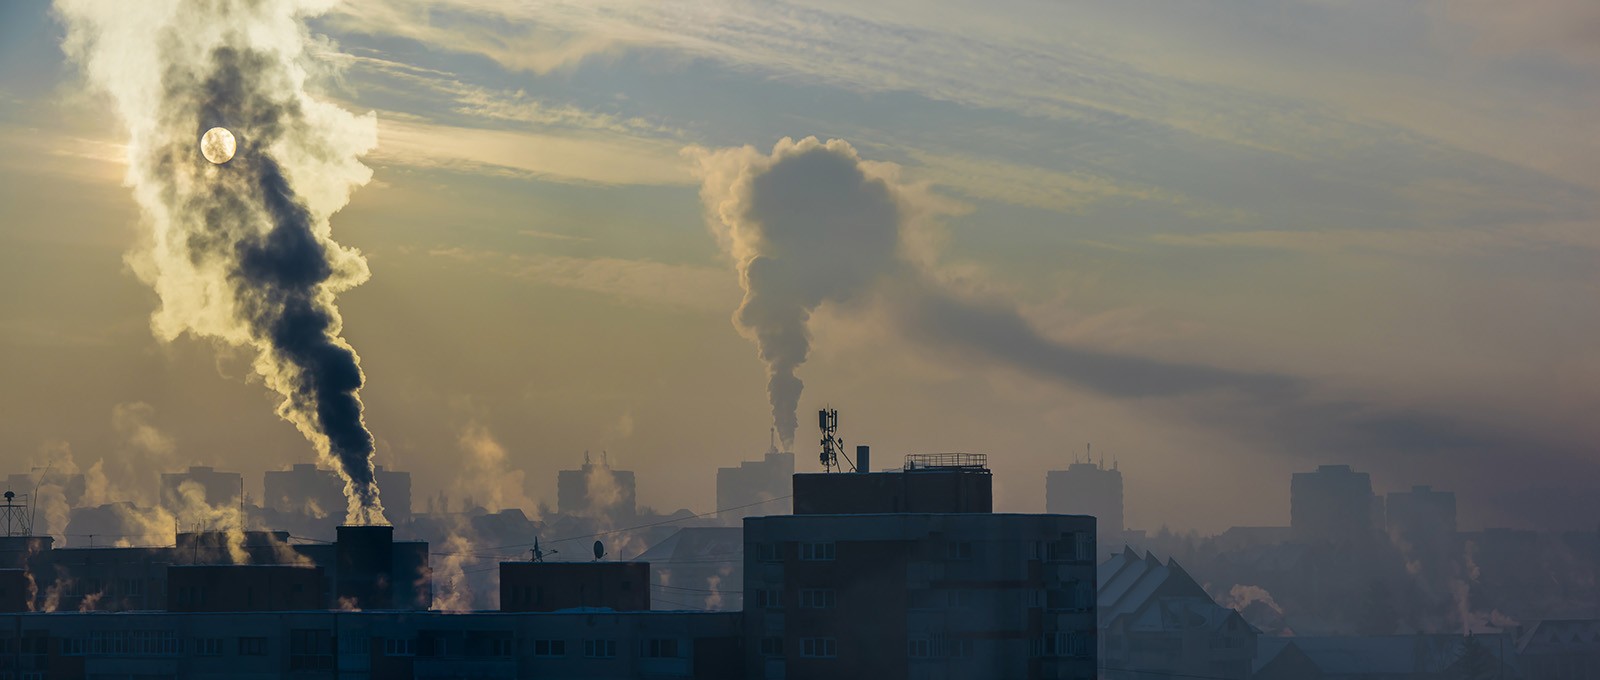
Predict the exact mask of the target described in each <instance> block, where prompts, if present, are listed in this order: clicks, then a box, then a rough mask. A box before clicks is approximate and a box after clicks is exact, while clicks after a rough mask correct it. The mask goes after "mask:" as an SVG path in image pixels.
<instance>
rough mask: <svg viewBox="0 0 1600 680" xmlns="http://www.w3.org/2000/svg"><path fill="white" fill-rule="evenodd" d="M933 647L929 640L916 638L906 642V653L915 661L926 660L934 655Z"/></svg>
mask: <svg viewBox="0 0 1600 680" xmlns="http://www.w3.org/2000/svg"><path fill="white" fill-rule="evenodd" d="M932 652H933V645H932V644H931V643H929V641H928V638H925V637H914V638H911V639H909V640H907V641H906V653H907V654H908V655H910V656H911V658H913V659H926V658H928V657H929V656H931V655H932Z"/></svg>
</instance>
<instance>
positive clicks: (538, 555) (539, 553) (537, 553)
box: [528, 536, 561, 562]
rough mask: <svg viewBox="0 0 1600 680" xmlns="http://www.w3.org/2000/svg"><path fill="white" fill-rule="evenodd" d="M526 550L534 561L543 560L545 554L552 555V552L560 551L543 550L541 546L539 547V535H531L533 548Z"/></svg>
mask: <svg viewBox="0 0 1600 680" xmlns="http://www.w3.org/2000/svg"><path fill="white" fill-rule="evenodd" d="M528 552H529V553H531V557H532V558H533V561H535V562H543V561H544V556H545V555H554V554H556V553H558V552H561V551H560V550H545V549H543V548H540V547H539V537H538V536H534V537H533V550H530V551H528Z"/></svg>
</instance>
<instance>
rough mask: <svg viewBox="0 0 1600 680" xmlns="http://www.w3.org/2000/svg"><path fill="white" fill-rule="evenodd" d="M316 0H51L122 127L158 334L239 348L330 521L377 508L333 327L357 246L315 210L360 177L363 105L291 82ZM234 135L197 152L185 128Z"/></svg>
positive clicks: (70, 43) (366, 439) (350, 353)
mask: <svg viewBox="0 0 1600 680" xmlns="http://www.w3.org/2000/svg"><path fill="white" fill-rule="evenodd" d="M330 4H331V3H328V2H311V1H306V0H302V1H298V2H296V1H290V0H284V1H281V2H261V1H256V0H211V1H208V2H194V3H191V2H180V1H178V0H165V1H156V0H141V1H140V2H117V1H114V0H104V1H95V0H58V2H57V3H56V10H57V13H58V15H59V16H60V17H61V19H62V21H63V23H65V24H66V27H67V37H66V41H65V44H64V49H65V51H66V52H67V53H68V55H70V56H71V57H73V58H74V59H76V60H77V61H78V62H79V64H80V65H81V66H82V67H83V70H84V73H85V75H86V77H87V79H88V80H89V81H90V83H91V84H92V85H93V86H95V87H96V88H98V89H100V90H102V91H104V92H105V93H106V94H107V95H108V96H109V99H110V101H111V103H112V104H113V106H114V109H115V110H116V112H117V113H118V115H119V117H120V118H121V119H122V122H123V123H124V125H125V126H126V128H127V131H128V139H129V143H128V155H127V159H128V173H127V177H126V182H127V184H128V185H129V186H130V187H132V189H133V192H134V196H135V198H136V200H137V201H138V203H139V206H140V208H141V209H142V213H143V215H142V217H143V219H142V221H143V223H144V224H145V225H146V227H147V240H146V241H145V242H144V243H143V244H142V245H141V247H140V248H139V249H138V250H137V251H136V252H134V253H132V254H130V255H129V258H128V259H129V263H130V264H131V265H132V267H133V269H134V271H135V272H136V273H137V274H138V275H139V277H140V278H141V279H143V280H144V281H145V282H147V283H149V284H150V285H151V286H152V287H154V288H155V290H156V292H157V293H158V294H159V295H160V297H161V307H160V309H159V310H158V311H157V312H156V313H155V314H154V316H153V318H152V323H151V325H152V328H153V330H154V332H155V333H156V335H157V336H158V337H159V338H161V339H162V340H164V341H171V340H173V339H175V338H177V337H178V336H180V335H183V334H185V333H188V334H191V335H193V336H194V337H198V338H209V339H212V340H215V341H218V342H220V343H222V344H225V345H230V346H238V347H246V348H249V349H251V350H254V353H255V361H254V368H255V372H256V374H257V375H259V376H260V377H261V379H262V380H263V381H264V382H265V383H266V384H267V386H268V387H270V388H272V389H273V390H274V391H276V392H277V393H278V394H280V395H282V396H283V402H282V403H281V404H280V405H279V407H278V415H279V416H281V417H283V418H284V419H285V420H287V421H289V422H291V423H293V424H294V425H295V427H296V428H298V429H299V430H300V432H301V434H303V435H305V437H306V438H307V439H308V440H310V441H311V443H312V445H313V446H314V447H315V449H316V450H317V452H318V454H319V455H320V456H321V457H322V458H323V459H324V460H325V461H327V462H329V463H331V464H332V466H333V467H334V468H335V469H337V470H338V471H339V473H340V474H341V475H342V476H343V477H344V479H345V494H346V497H347V498H348V499H349V511H348V517H347V521H349V522H351V523H354V524H368V523H381V522H383V521H384V518H383V506H382V504H381V503H380V502H379V498H378V487H377V485H376V483H375V482H374V478H373V465H372V451H373V439H372V435H371V433H370V432H369V431H368V430H367V428H366V424H365V422H364V421H363V419H362V404H361V399H360V397H359V395H358V391H359V390H360V388H361V385H362V383H363V380H364V377H363V375H362V373H361V368H360V361H359V358H358V357H357V356H356V353H355V351H354V350H353V349H352V348H351V347H350V345H349V344H348V343H346V342H345V341H344V339H343V338H341V337H340V332H341V327H342V321H341V319H340V316H339V311H338V308H337V307H336V306H335V304H334V300H335V297H336V296H337V294H338V293H340V292H342V291H344V290H347V289H349V288H351V287H353V286H355V285H358V284H360V283H361V282H363V281H365V280H366V279H367V277H368V271H367V266H366V261H365V260H364V259H363V258H362V256H361V254H360V253H359V252H357V251H355V250H354V249H350V248H346V247H344V246H341V245H339V244H338V243H336V242H335V241H334V240H333V238H332V234H331V231H330V227H329V223H328V218H329V216H331V215H332V214H333V213H334V212H336V211H338V210H339V209H340V208H342V207H343V206H344V205H345V203H346V202H347V201H348V199H349V195H350V192H351V191H352V190H353V189H355V188H356V187H358V186H361V185H363V184H365V183H366V182H367V181H368V180H370V179H371V177H372V173H371V170H370V169H368V168H367V167H366V166H364V165H362V164H361V163H360V162H359V160H357V157H358V156H359V155H360V154H362V153H365V152H367V151H369V150H371V149H372V148H373V147H374V146H376V142H377V129H376V119H375V117H374V116H372V115H371V114H368V115H367V116H361V117H358V116H354V115H352V114H350V113H348V112H346V111H344V110H342V109H339V108H338V107H336V106H333V105H331V104H328V103H326V102H322V101H318V100H316V99H314V98H312V97H310V96H309V95H308V94H307V93H306V89H305V85H306V82H307V80H308V78H309V77H310V76H311V75H312V74H314V73H316V72H317V70H318V69H319V68H322V67H321V66H320V65H319V63H318V62H317V61H315V60H314V59H313V58H312V57H311V55H310V54H309V53H308V50H307V48H308V46H310V45H311V44H312V41H313V39H312V37H311V35H310V34H309V32H308V31H307V29H306V27H305V25H304V23H303V20H304V19H305V18H306V17H308V16H311V15H314V14H316V13H319V12H321V11H324V10H326V9H327V8H328V7H329V5H330ZM213 126H221V127H225V128H227V129H229V130H231V131H232V132H233V134H234V135H235V136H236V137H237V138H238V150H237V152H236V155H235V156H234V157H233V159H232V160H231V161H228V162H226V163H224V164H221V165H213V164H211V163H210V162H208V161H206V160H205V158H203V157H202V156H201V153H200V146H199V140H200V136H201V134H202V133H204V132H205V131H206V130H207V129H209V128H211V127H213Z"/></svg>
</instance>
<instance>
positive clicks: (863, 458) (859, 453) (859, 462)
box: [856, 446, 872, 472]
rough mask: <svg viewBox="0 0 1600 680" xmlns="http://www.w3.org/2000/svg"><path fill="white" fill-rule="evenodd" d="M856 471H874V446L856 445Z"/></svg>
mask: <svg viewBox="0 0 1600 680" xmlns="http://www.w3.org/2000/svg"><path fill="white" fill-rule="evenodd" d="M856 472H872V447H869V446H857V447H856Z"/></svg>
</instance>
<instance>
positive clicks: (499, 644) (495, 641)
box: [489, 637, 516, 656]
mask: <svg viewBox="0 0 1600 680" xmlns="http://www.w3.org/2000/svg"><path fill="white" fill-rule="evenodd" d="M489 656H516V644H515V643H514V641H513V640H512V639H511V638H509V637H493V638H489Z"/></svg>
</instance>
